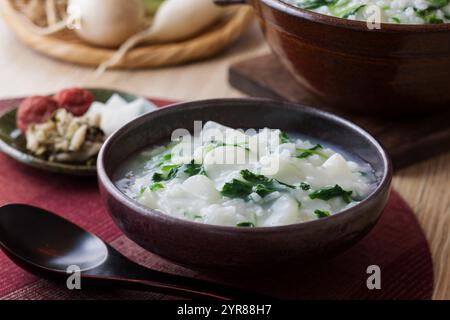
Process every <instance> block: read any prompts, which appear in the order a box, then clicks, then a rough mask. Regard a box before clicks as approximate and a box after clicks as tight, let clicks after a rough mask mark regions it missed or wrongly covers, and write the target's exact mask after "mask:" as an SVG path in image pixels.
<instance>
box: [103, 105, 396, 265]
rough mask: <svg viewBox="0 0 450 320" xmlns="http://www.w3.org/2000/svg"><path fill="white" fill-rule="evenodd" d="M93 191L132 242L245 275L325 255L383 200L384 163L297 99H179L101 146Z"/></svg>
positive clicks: (336, 122)
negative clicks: (250, 270)
mask: <svg viewBox="0 0 450 320" xmlns="http://www.w3.org/2000/svg"><path fill="white" fill-rule="evenodd" d="M98 165H99V170H98V176H99V185H100V190H101V194H102V198H103V200H104V202H105V204H106V207H107V209H108V211H109V213H110V214H111V216H112V218H113V220H114V221H115V222H116V224H117V225H118V226H119V228H121V229H122V231H123V232H124V233H125V234H126V235H127V236H128V237H129V238H131V239H132V240H133V241H135V242H136V243H138V244H139V245H141V246H142V247H144V248H146V249H147V250H149V251H151V252H153V253H156V254H159V255H161V256H163V257H165V258H167V259H169V260H172V261H175V262H177V263H179V264H183V265H189V266H194V267H198V268H204V269H209V270H211V269H215V270H222V269H224V270H237V271H239V270H245V269H248V268H252V267H255V266H257V265H259V264H262V263H264V261H266V260H267V256H268V255H270V256H271V259H270V260H271V263H270V264H267V263H265V265H267V266H268V267H269V266H279V265H280V264H281V263H283V262H286V261H292V262H294V261H295V262H305V261H309V259H313V258H314V257H317V256H324V255H327V254H336V253H338V252H340V250H342V249H343V248H348V247H349V246H351V245H352V244H354V243H355V242H357V241H358V240H359V239H360V238H361V237H362V236H364V235H365V234H366V233H367V232H368V231H369V230H370V229H371V228H372V227H373V226H374V225H375V223H376V221H377V220H378V217H379V215H380V214H381V211H382V209H383V208H384V205H385V204H386V201H387V198H388V195H389V189H390V180H391V165H390V161H389V159H388V157H387V155H386V153H385V151H384V150H383V148H382V147H381V146H380V145H379V144H378V142H377V141H376V140H375V139H373V138H372V137H371V136H370V135H369V134H368V133H366V132H365V131H363V130H362V129H360V128H358V127H357V126H355V125H353V124H351V123H350V122H347V121H345V120H343V119H340V118H338V117H336V116H333V115H331V114H328V113H324V112H321V111H317V110H314V109H311V108H307V107H303V106H299V105H296V104H290V103H283V102H275V101H270V100H252V99H220V100H205V101H194V102H189V103H183V104H180V105H178V106H173V107H170V108H167V109H164V110H159V111H156V112H154V113H152V114H149V115H146V116H144V117H141V118H139V119H137V120H135V121H133V122H131V123H130V124H128V125H126V126H125V127H124V128H122V129H121V130H119V131H117V132H116V133H115V134H113V136H111V138H110V139H108V141H107V142H106V143H105V145H104V147H103V148H102V151H101V152H100V156H99V160H98Z"/></svg>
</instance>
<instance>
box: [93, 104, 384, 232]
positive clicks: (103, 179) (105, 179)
mask: <svg viewBox="0 0 450 320" xmlns="http://www.w3.org/2000/svg"><path fill="white" fill-rule="evenodd" d="M236 102H237V103H240V104H243V105H245V104H255V103H259V104H261V103H262V104H267V105H271V106H273V105H274V104H279V105H284V106H288V107H294V108H296V109H298V110H301V111H302V112H305V113H308V114H312V115H318V116H320V117H324V118H326V119H328V120H330V121H335V122H338V123H340V124H342V125H344V126H346V127H349V128H350V129H351V130H354V131H356V133H358V134H360V135H362V136H364V137H365V138H367V139H368V140H369V141H370V142H371V143H372V146H374V147H375V148H376V150H377V151H378V153H379V154H380V155H381V158H382V161H383V169H384V170H383V175H382V177H381V180H380V181H379V183H378V185H377V187H376V189H375V190H374V191H372V193H371V194H369V195H368V196H367V197H366V198H365V199H364V200H362V201H360V202H359V203H358V204H356V205H354V206H352V207H350V208H347V209H344V210H342V211H339V212H337V213H335V214H333V215H331V216H329V217H326V218H321V219H317V220H312V221H306V222H300V223H294V224H288V225H281V226H273V227H254V228H240V227H234V226H221V225H213V224H205V223H199V222H194V221H190V220H185V219H180V218H177V217H173V216H171V215H168V214H165V213H163V212H161V211H159V210H156V209H150V208H147V207H145V206H144V205H142V204H140V203H139V202H137V201H136V200H133V199H131V198H129V197H128V196H126V195H125V194H124V193H123V192H122V191H120V190H119V189H118V188H117V187H116V185H115V184H114V183H113V182H112V180H111V178H110V177H109V175H108V174H107V173H106V170H105V164H104V162H105V154H106V153H107V152H108V149H109V148H110V145H111V144H112V143H113V142H114V140H116V139H117V138H118V137H120V136H121V135H122V134H123V133H124V132H125V131H128V130H129V129H128V128H129V127H130V126H133V125H134V124H135V123H137V122H140V121H142V119H143V118H144V117H147V116H149V115H153V116H159V115H161V114H162V115H161V116H164V113H167V112H176V111H177V110H185V111H187V110H188V107H192V108H202V107H204V105H211V104H223V103H236ZM97 174H98V179H99V181H100V183H102V184H103V187H104V188H105V189H106V190H107V192H108V193H109V194H110V195H112V196H113V197H114V198H115V200H117V201H119V202H120V203H121V204H122V205H124V206H126V207H128V208H131V209H132V210H133V211H134V212H137V213H138V214H139V215H142V216H144V217H149V215H150V216H153V217H154V218H157V219H159V220H161V221H167V222H169V223H176V224H178V225H180V226H186V227H189V228H194V229H199V230H209V231H222V232H237V233H261V232H265V233H267V232H269V233H270V232H279V231H289V230H297V229H299V228H306V227H308V226H310V225H312V224H319V223H324V222H326V221H330V220H334V219H339V217H340V216H341V215H344V214H351V213H357V212H358V211H360V210H361V209H363V208H364V207H366V206H368V203H369V202H370V201H371V200H374V199H375V198H376V197H377V196H378V195H379V194H380V193H382V192H385V190H386V189H389V188H390V184H391V180H392V163H391V160H390V158H389V156H388V154H387V152H386V150H385V149H384V147H383V146H382V145H381V143H380V142H378V140H377V139H376V138H374V137H373V136H372V135H371V134H370V133H368V132H367V131H366V130H364V129H362V128H361V127H359V126H357V125H356V124H354V123H352V122H350V121H348V120H345V119H344V118H341V117H339V116H337V115H334V114H332V113H329V112H326V111H322V110H319V109H315V108H312V107H308V106H305V105H302V104H297V103H292V102H284V101H276V100H272V99H261V98H222V99H206V100H195V101H189V102H180V103H175V104H172V105H170V107H168V108H162V109H159V110H156V111H154V112H152V113H148V114H145V115H142V116H140V117H139V118H137V119H135V120H133V121H131V122H129V123H128V124H127V125H125V126H124V127H122V128H121V129H119V130H117V131H116V132H115V133H113V134H112V135H111V136H110V137H109V138H108V139H107V140H106V141H105V143H104V144H103V146H102V148H101V150H100V153H99V156H98V160H97Z"/></svg>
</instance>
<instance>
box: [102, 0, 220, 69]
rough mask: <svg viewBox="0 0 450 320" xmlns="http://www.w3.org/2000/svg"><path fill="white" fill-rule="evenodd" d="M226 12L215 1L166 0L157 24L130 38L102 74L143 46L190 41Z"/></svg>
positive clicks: (154, 23) (157, 14) (107, 62)
mask: <svg viewBox="0 0 450 320" xmlns="http://www.w3.org/2000/svg"><path fill="white" fill-rule="evenodd" d="M224 10H225V9H223V8H222V7H220V6H217V5H215V4H214V2H213V1H212V0H189V1H187V0H166V1H164V2H163V3H162V5H161V6H160V7H159V9H158V11H157V12H156V15H155V19H154V21H153V24H152V25H151V26H150V27H149V28H148V29H147V30H144V31H142V32H140V33H137V34H135V35H134V36H132V37H131V38H129V39H128V40H127V41H126V42H125V43H124V44H123V45H122V46H121V47H120V49H119V50H118V51H117V52H116V53H115V54H114V55H113V56H112V57H111V59H109V60H108V61H106V62H104V63H103V64H102V65H101V66H100V67H99V70H98V72H99V73H102V72H103V71H104V70H106V69H107V68H109V67H112V66H114V65H116V64H118V63H119V62H120V61H121V60H122V58H123V57H124V56H125V54H126V53H127V52H128V51H129V50H130V49H131V48H133V47H134V46H136V45H137V44H139V43H142V42H145V43H163V42H174V41H180V40H185V39H187V38H190V37H192V36H194V35H196V34H198V33H199V32H201V31H202V30H204V29H205V28H207V27H209V26H210V25H211V24H213V23H214V22H215V21H217V20H218V19H219V18H220V17H222V15H223V13H224Z"/></svg>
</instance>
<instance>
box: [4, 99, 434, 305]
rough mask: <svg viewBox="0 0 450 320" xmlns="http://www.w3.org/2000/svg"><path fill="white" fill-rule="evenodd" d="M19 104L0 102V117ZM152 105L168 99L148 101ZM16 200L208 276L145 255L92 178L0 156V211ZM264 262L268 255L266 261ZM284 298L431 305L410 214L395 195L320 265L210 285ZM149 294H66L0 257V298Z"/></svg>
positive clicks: (429, 279)
mask: <svg viewBox="0 0 450 320" xmlns="http://www.w3.org/2000/svg"><path fill="white" fill-rule="evenodd" d="M17 101H18V100H8V101H0V112H2V110H5V109H7V108H9V107H11V106H14V105H17ZM152 101H153V102H155V103H156V104H157V105H159V106H163V105H165V104H167V103H168V102H167V101H160V100H152ZM11 202H18V203H26V204H31V205H36V206H39V207H42V208H45V209H48V210H50V211H53V212H56V213H59V214H61V215H62V216H64V217H65V218H67V219H69V220H71V221H73V222H75V223H77V224H79V225H80V226H82V227H84V228H86V229H87V230H89V231H91V232H93V233H95V234H97V235H99V236H100V237H101V238H103V239H104V240H106V241H108V242H110V243H111V244H112V245H113V246H114V247H116V248H117V249H118V250H119V251H121V252H122V253H124V254H125V255H127V256H128V257H130V258H131V259H133V260H135V261H137V262H139V263H142V264H145V265H147V266H149V267H152V268H155V269H158V270H163V271H167V272H174V273H178V274H183V275H188V276H193V277H201V278H206V279H207V278H208V277H207V276H205V275H202V274H199V273H198V272H195V271H192V270H188V269H186V268H183V267H180V266H177V265H174V264H171V263H169V262H167V261H165V260H163V259H161V258H159V257H158V256H156V255H153V254H151V253H148V252H146V251H145V250H143V249H142V248H140V247H139V246H137V245H136V244H134V243H133V242H131V241H130V240H128V239H127V238H126V237H125V236H123V235H122V234H121V232H120V231H119V230H118V229H117V228H116V226H115V225H114V224H113V222H112V220H111V219H110V218H109V216H108V214H107V212H106V210H105V209H104V207H103V205H102V203H101V201H100V196H99V193H98V190H97V183H96V179H95V178H75V177H70V176H64V175H58V174H52V173H48V172H43V171H39V170H36V169H33V168H30V167H27V166H25V165H22V164H20V163H18V162H16V161H14V160H12V159H10V158H8V157H7V156H6V155H3V154H0V205H4V204H6V203H11ZM267 259H268V261H270V257H267ZM369 265H377V266H379V267H380V268H381V290H369V289H368V288H367V285H366V281H367V278H368V276H369V275H368V274H367V273H366V270H367V267H368V266H369ZM213 280H216V281H220V282H226V283H229V284H236V285H239V286H244V287H248V288H251V289H253V290H256V291H261V292H264V293H268V294H271V295H273V296H276V297H279V298H286V299H430V298H431V296H432V291H433V265H432V260H431V256H430V252H429V249H428V244H427V242H426V239H425V237H424V234H423V232H422V230H421V228H420V226H419V224H418V222H417V220H416V218H415V216H414V213H413V212H412V211H411V209H410V208H409V207H408V206H407V204H406V203H405V202H404V201H403V200H402V199H401V197H400V196H399V195H398V193H396V192H395V191H394V192H392V195H391V197H390V200H389V203H388V205H387V207H386V209H385V211H384V213H383V215H382V217H381V219H380V221H379V223H378V224H377V226H376V227H375V228H374V229H373V230H372V232H371V233H370V234H369V235H368V236H366V237H365V238H364V239H363V240H362V241H360V242H359V243H358V244H357V245H356V246H354V247H353V248H352V249H350V250H348V251H347V252H345V253H344V254H341V255H339V256H337V257H335V258H333V259H331V260H328V261H326V262H322V263H320V264H316V265H312V266H308V267H303V268H301V269H295V270H293V269H292V268H289V266H286V269H283V270H279V271H276V272H275V271H274V272H273V273H270V274H266V275H261V274H257V273H255V274H253V275H249V274H247V275H245V276H237V275H222V276H221V278H220V279H218V278H216V279H213ZM161 298H167V297H165V296H162V295H158V294H153V293H138V292H130V291H108V292H105V291H95V290H89V289H86V288H83V289H82V290H78V291H69V290H67V289H65V288H64V287H61V286H59V285H57V284H54V283H52V282H48V281H46V280H42V279H38V278H36V277H34V276H32V275H30V274H28V273H26V272H25V271H23V270H21V269H20V268H19V267H17V266H16V265H14V264H13V263H12V262H11V261H10V260H9V259H8V258H7V257H6V256H5V255H4V254H3V253H2V252H0V299H161Z"/></svg>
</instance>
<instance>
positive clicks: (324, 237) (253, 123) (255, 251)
mask: <svg viewBox="0 0 450 320" xmlns="http://www.w3.org/2000/svg"><path fill="white" fill-rule="evenodd" d="M209 120H212V121H217V122H220V123H223V124H224V125H227V126H230V127H234V128H255V129H259V128H264V127H271V128H280V129H282V130H286V131H288V132H298V133H302V134H306V135H308V136H311V137H315V138H317V139H318V140H319V141H321V140H322V141H327V142H328V143H329V144H330V145H332V146H335V147H337V148H339V149H342V150H347V151H348V152H349V153H350V154H352V155H353V156H355V157H359V158H360V159H361V160H362V161H365V162H368V163H369V164H371V165H372V167H373V168H374V170H375V172H376V175H377V177H379V185H378V187H377V189H376V190H375V191H374V192H373V193H372V194H371V195H370V196H369V197H368V198H367V199H365V200H364V201H362V202H361V203H359V204H357V205H356V206H354V207H352V208H351V209H347V210H344V211H342V212H340V213H338V214H336V215H333V216H331V217H328V218H324V219H320V220H316V221H312V222H306V223H301V224H294V225H288V226H281V227H268V228H235V227H223V226H214V225H206V224H200V223H196V222H191V221H187V220H181V219H178V218H174V217H172V216H169V215H165V214H163V213H160V212H158V211H154V210H151V209H148V208H145V207H144V206H142V205H140V204H139V203H138V202H136V201H134V200H132V199H130V198H128V197H127V196H125V195H124V194H123V193H122V192H121V191H119V189H118V188H117V187H116V186H115V185H114V183H113V181H112V180H113V179H114V178H113V176H114V173H115V172H117V169H118V167H119V166H120V165H121V164H122V163H123V161H124V160H126V159H129V158H130V157H132V156H133V154H135V153H136V152H138V151H139V150H142V149H143V148H145V147H149V146H152V145H158V144H161V143H163V142H162V141H168V139H169V138H170V136H171V133H172V131H173V130H175V129H178V128H186V129H188V130H193V125H194V121H203V122H206V121H209ZM97 168H98V179H99V185H100V191H101V195H102V198H103V201H104V203H105V205H106V207H107V209H108V211H109V213H110V214H111V216H112V218H113V219H114V221H115V222H116V224H117V225H118V226H119V228H120V229H121V230H122V231H123V232H124V233H125V234H126V235H127V236H128V237H129V238H130V239H132V240H134V241H135V242H136V243H138V244H139V245H141V246H142V247H144V248H146V249H147V250H149V251H151V252H153V253H156V254H158V255H160V256H162V257H164V258H167V259H169V260H172V261H174V262H177V263H179V264H183V265H189V266H195V267H198V268H203V269H210V270H211V269H212V270H223V269H224V270H245V269H248V268H253V269H255V270H256V269H261V268H262V267H263V266H265V267H268V266H277V265H279V264H281V263H283V262H289V263H290V264H293V263H295V262H306V261H308V260H310V259H313V258H314V257H318V256H323V255H326V254H334V253H337V252H339V251H340V250H342V249H346V248H349V247H350V246H351V245H353V244H355V243H356V242H357V241H358V240H359V239H361V238H362V237H363V236H364V235H365V234H366V233H367V232H368V231H369V230H370V229H371V228H372V227H373V226H374V225H375V223H376V222H377V220H378V218H379V216H380V214H381V212H382V210H383V208H384V206H385V204H386V201H387V199H388V196H389V191H390V183H391V175H392V174H391V164H390V161H389V158H388V156H387V155H386V153H385V151H384V150H383V148H382V147H381V146H380V144H379V143H378V142H377V141H376V140H375V139H374V138H372V137H371V136H370V135H369V134H368V133H367V132H365V131H364V130H362V129H361V128H359V127H357V126H356V125H354V124H352V123H350V122H348V121H346V120H343V119H341V118H339V117H337V116H334V115H332V114H329V113H325V112H322V111H318V110H315V109H312V108H308V107H303V106H300V105H297V104H291V103H283V102H276V101H271V100H256V99H218V100H205V101H194V102H188V103H181V104H178V105H176V106H172V107H169V108H167V109H162V110H158V111H155V112H153V113H150V114H147V115H145V116H142V117H140V118H138V119H136V120H135V121H133V122H131V123H129V124H128V125H126V126H125V127H123V128H122V129H120V130H119V131H118V132H116V133H115V134H113V135H112V136H111V137H110V138H109V139H108V140H107V141H106V143H105V144H104V146H103V148H102V150H101V151H100V155H99V157H98V163H97Z"/></svg>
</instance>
